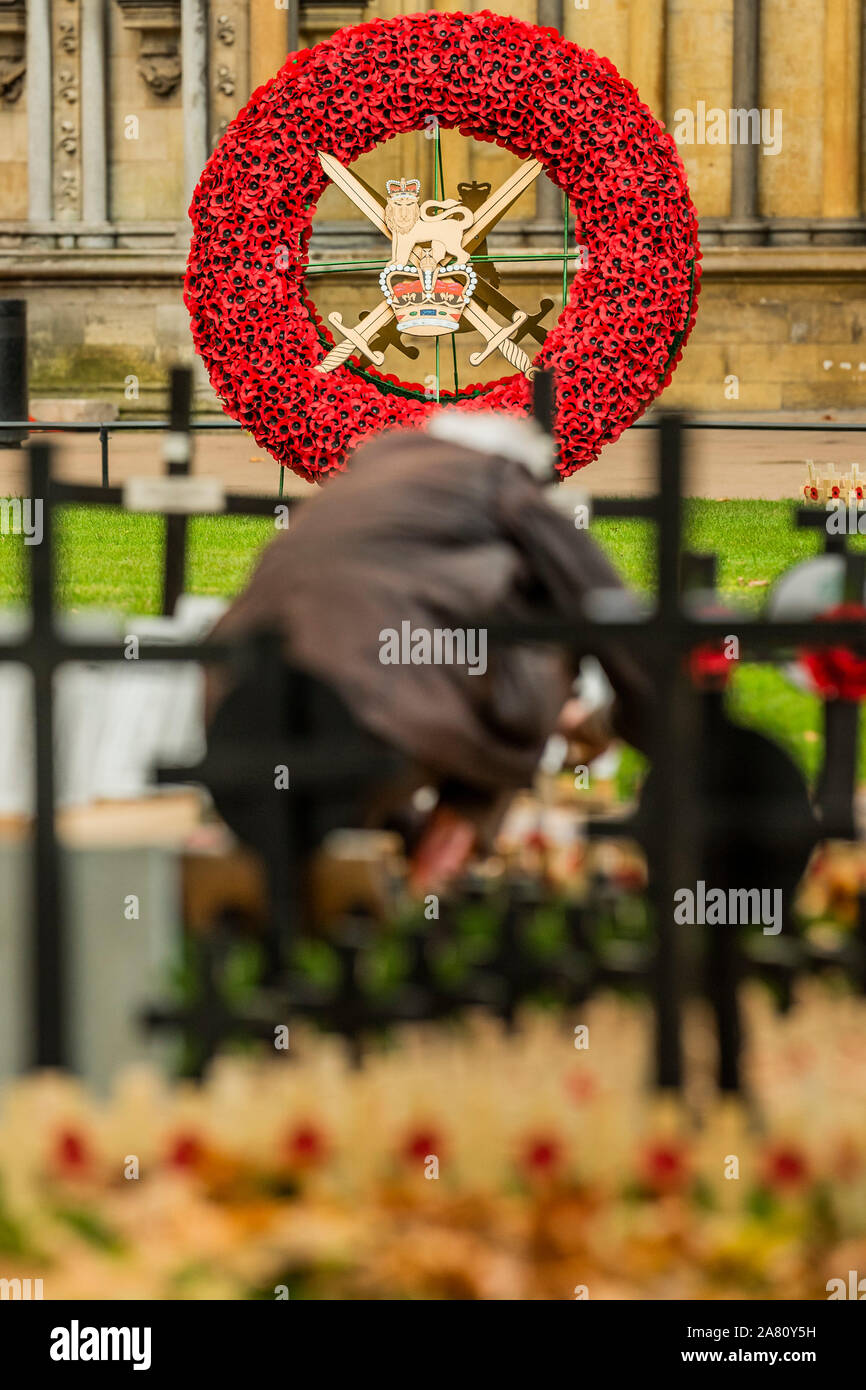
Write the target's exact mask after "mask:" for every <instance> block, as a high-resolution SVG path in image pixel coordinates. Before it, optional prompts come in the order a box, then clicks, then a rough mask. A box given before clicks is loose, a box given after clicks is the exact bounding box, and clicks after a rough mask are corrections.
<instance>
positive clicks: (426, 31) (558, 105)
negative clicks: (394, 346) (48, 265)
mask: <svg viewBox="0 0 866 1390" xmlns="http://www.w3.org/2000/svg"><path fill="white" fill-rule="evenodd" d="M431 117H435V118H436V120H437V121H438V123H439V124H440V125H441V126H443V127H448V128H456V129H458V130H459V131H460V133H461V134H462V135H464V136H467V137H471V138H474V139H476V140H482V141H487V142H495V143H497V144H499V145H501V146H503V147H504V148H505V149H507V150H509V151H511V152H512V153H513V154H515V155H517V156H519V157H520V158H521V159H534V160H537V161H538V162H539V163H540V165H541V166H542V167H543V169H544V170H545V172H546V173H547V174H548V175H549V177H550V178H551V180H552V181H553V182H554V183H555V184H556V185H558V187H559V188H561V189H562V190H563V191H564V192H565V194H566V195H567V197H568V199H569V203H570V206H571V209H572V211H573V214H574V217H575V229H576V234H577V238H578V241H579V242H580V243H581V244H582V245H583V246H585V248H586V251H585V253H584V268H583V269H581V270H580V271H579V272H578V273H577V274H575V276H574V278H573V281H572V284H571V289H570V294H569V297H568V303H567V304H566V306H565V308H564V309H563V311H562V313H561V314H560V317H559V319H558V321H557V323H556V324H555V326H554V328H553V329H552V331H551V332H550V333H549V334H548V336H547V338H546V339H545V342H544V345H543V347H542V348H541V350H540V351H539V352H538V354H537V355H536V357H535V358H534V359H533V361H534V365H535V366H545V367H552V368H553V369H554V371H555V373H556V379H557V402H558V416H557V434H558V440H559V447H560V465H559V466H560V471H561V473H562V474H563V476H565V475H567V474H569V473H572V472H573V471H574V470H575V469H577V468H582V467H583V466H584V465H586V464H587V463H590V462H592V460H593V459H595V458H597V457H598V454H599V452H600V451H601V448H602V446H603V445H604V444H605V443H607V442H608V441H610V440H613V439H616V438H618V437H619V435H620V434H621V433H622V431H623V430H624V429H626V428H627V426H628V425H630V424H631V423H632V421H634V420H635V419H636V418H637V416H638V415H640V414H641V412H642V411H643V410H644V409H645V408H646V407H647V405H648V404H649V403H650V401H651V400H652V399H653V398H654V397H655V396H656V395H657V394H658V392H659V391H660V390H661V389H662V387H663V386H665V385H666V384H667V383H668V382H669V381H670V379H671V374H672V372H673V370H674V368H675V366H676V364H677V362H678V361H679V360H680V356H681V353H682V348H683V344H684V342H685V340H686V338H687V337H688V334H689V332H690V331H691V328H692V325H693V323H694V318H695V308H696V300H697V290H698V281H699V259H700V249H699V246H698V237H697V222H696V218H695V212H694V208H693V207H692V203H691V200H690V198H689V193H688V188H687V185H686V178H685V173H684V170H683V166H682V162H681V160H680V158H679V154H678V152H677V149H676V146H675V144H674V141H673V139H672V138H671V136H670V135H667V134H665V132H664V131H663V130H662V129H661V128H660V126H659V124H658V122H657V121H656V119H655V118H654V116H653V115H652V113H651V112H650V111H649V109H648V108H647V107H646V106H645V105H644V104H643V103H642V102H641V101H640V99H639V98H638V95H637V93H636V91H635V89H634V88H633V87H632V86H631V85H630V84H629V83H628V82H626V81H624V80H623V78H621V77H620V76H619V74H618V73H617V71H616V69H615V68H614V67H613V65H612V64H611V63H609V62H608V61H607V59H606V58H600V57H598V55H597V54H595V53H592V52H590V51H589V50H587V49H582V48H578V47H577V46H576V45H575V44H573V43H569V42H567V41H566V40H564V39H563V38H562V37H561V36H560V35H559V34H558V33H557V32H556V31H555V30H552V29H542V28H538V27H537V26H534V25H531V24H525V23H522V22H520V21H518V20H515V19H509V18H507V17H505V16H502V15H493V14H488V13H479V14H473V15H462V14H436V13H429V14H422V15H412V16H408V17H405V18H399V19H393V20H386V21H378V20H377V21H375V22H373V23H371V24H362V25H358V26H357V27H354V28H349V29H343V30H340V32H339V33H337V34H336V35H335V36H334V37H333V38H331V39H329V40H327V41H326V42H325V43H320V44H318V45H317V46H316V47H315V48H313V49H310V50H307V51H305V52H301V53H296V54H293V55H291V56H290V58H289V59H288V61H287V62H286V64H285V65H284V67H283V68H282V69H281V71H280V72H279V73H278V74H277V76H276V77H275V78H273V79H272V80H271V81H270V82H268V83H267V84H266V85H265V86H264V87H261V88H259V90H258V91H256V92H254V93H253V96H252V97H251V99H250V101H249V103H248V104H247V106H246V107H245V108H244V110H243V111H241V112H240V114H239V115H238V116H237V117H236V119H235V120H234V121H233V122H232V124H231V126H230V127H229V129H228V130H227V131H226V134H225V135H224V137H223V139H222V140H221V141H220V143H219V145H218V146H217V148H216V150H215V151H214V153H213V155H212V156H211V158H210V160H209V161H208V164H207V167H206V168H205V170H204V173H203V174H202V177H201V180H200V182H199V185H198V187H197V189H196V191H195V194H194V196H193V200H192V206H191V209H190V215H191V217H192V222H193V238H192V246H191V250H190V256H189V263H188V266H187V273H186V283H185V296H184V298H185V302H186V304H187V307H188V309H189V312H190V315H191V318H192V330H193V336H194V340H195V345H196V348H197V350H198V352H199V353H200V354H201V356H202V358H203V359H204V362H205V364H206V366H207V369H208V372H209V375H210V379H211V383H212V384H213V387H214V389H215V390H216V392H217V394H218V395H219V396H220V397H221V399H222V400H223V402H224V403H225V407H226V410H227V411H228V413H229V414H231V415H232V416H234V417H235V418H236V419H237V420H239V421H240V422H241V423H242V424H243V425H244V427H245V428H246V429H248V430H249V431H250V433H251V434H252V435H253V436H254V437H255V439H256V440H257V442H258V443H259V444H260V445H261V446H262V447H263V448H265V449H267V450H268V451H269V452H270V453H271V454H272V455H273V456H274V458H276V459H277V460H278V461H279V462H280V463H283V464H285V465H286V466H288V467H289V468H292V469H294V471H295V472H296V473H299V474H300V475H301V476H302V477H305V478H308V479H317V478H321V477H322V476H323V475H324V474H326V473H328V472H330V471H332V470H333V469H335V468H339V467H341V466H342V463H343V460H344V458H345V456H346V453H347V452H348V450H350V449H351V448H352V447H354V446H355V445H356V444H357V443H359V441H361V440H362V439H364V438H365V437H366V436H369V435H371V434H374V433H377V432H379V431H380V430H383V429H387V428H391V427H394V426H404V427H405V426H411V425H418V424H420V423H421V422H422V421H423V419H424V418H425V417H426V416H427V415H428V414H429V413H430V412H431V410H433V409H435V408H436V405H435V402H431V401H430V400H429V399H428V397H427V396H425V392H424V388H423V387H421V386H413V385H411V384H409V383H406V382H403V381H401V380H400V379H399V378H397V377H395V376H389V375H386V374H383V373H380V372H378V371H376V370H375V367H373V366H371V365H369V363H368V362H364V365H361V363H360V362H356V361H353V360H350V359H349V357H348V356H347V358H346V360H345V361H343V360H341V362H340V365H338V366H336V368H334V370H327V371H325V370H323V366H322V364H323V362H325V361H327V360H328V354H329V353H333V352H334V350H335V345H336V346H337V347H339V345H340V344H339V340H338V339H337V340H335V338H334V337H333V336H332V335H331V334H330V332H329V331H328V329H327V328H326V326H325V325H324V324H323V322H322V321H321V319H320V318H319V316H318V314H317V313H316V310H315V307H314V305H313V304H312V302H311V300H310V297H309V295H308V293H307V290H306V287H305V270H306V262H307V253H308V248H309V243H310V236H311V224H312V219H313V214H314V212H315V208H316V203H317V201H318V199H319V197H320V195H321V193H322V190H323V189H324V188H325V186H326V184H327V182H328V176H327V174H326V173H325V169H324V167H323V163H322V161H321V159H320V158H319V153H318V152H319V151H324V152H325V153H326V156H327V155H330V156H331V157H332V160H331V162H332V165H333V166H334V167H337V164H339V165H342V166H343V167H344V168H345V166H348V165H349V164H351V162H352V161H353V160H354V159H356V158H357V157H358V156H359V155H361V154H363V153H365V152H366V151H368V150H370V149H372V148H373V147H374V146H376V145H377V144H379V143H380V142H381V141H383V140H388V139H390V138H391V137H392V136H394V135H397V134H402V133H404V132H407V131H411V130H419V129H424V128H425V127H427V128H429V125H430V121H431ZM395 182H396V181H395ZM402 182H403V183H404V184H406V183H409V184H412V183H414V182H415V181H413V180H408V181H407V180H403V181H402ZM403 193H404V194H405V193H406V190H405V189H404V190H403ZM398 194H399V190H398ZM407 196H409V198H410V199H411V196H412V190H410V191H409V195H407ZM399 200H400V199H399V196H398V197H397V202H398V203H399ZM455 221H456V219H452V226H453V225H454V222H455ZM389 226H390V224H389ZM395 244H396V243H395ZM397 269H398V270H400V269H402V270H405V269H406V267H399V266H398V267H397ZM459 269H460V267H459V265H458V262H457V261H453V262H452V263H451V264H449V266H448V267H447V270H448V274H449V276H450V282H451V283H450V289H451V293H452V300H453V296H454V295H455V294H456V293H457V292H458V289H459V285H458V286H457V288H456V289H455V284H457V282H458V281H459V279H460V277H459V273H458V272H459ZM479 269H480V268H479ZM452 272H453V274H452ZM418 273H419V274H420V272H418ZM473 274H474V272H473ZM404 282H405V276H404ZM461 283H462V285H463V293H464V297H465V298H466V299H467V300H468V296H469V292H470V289H471V287H472V286H474V284H475V281H474V279H473V280H472V281H471V282H470V286H469V288H467V286H466V281H465V278H464V280H463V281H462V282H461ZM387 288H388V287H387V286H386V285H384V284H383V290H384V291H387ZM405 288H406V286H405V283H404V284H403V285H402V286H401V285H397V286H395V288H394V294H395V296H396V295H398V294H399V293H400V292H401V291H402V290H405ZM393 302H395V303H397V302H400V303H401V304H402V301H398V300H397V299H394V300H393ZM439 311H441V312H443V313H444V310H441V306H440V310H439ZM406 312H407V313H408V312H409V311H408V310H406ZM437 312H438V311H437ZM395 313H396V311H395ZM475 313H476V319H479V315H480V321H483V319H484V315H483V313H481V311H479V310H476V311H475ZM488 322H491V323H492V320H488ZM494 327H496V325H494ZM347 331H349V330H347ZM344 346H346V349H347V353H348V351H349V349H348V343H347V344H345V345H344ZM507 352H508V353H509V354H511V355H510V357H509V360H514V354H513V353H511V349H510V348H509V349H508V350H507ZM482 355H484V354H482ZM521 355H522V350H518V353H517V356H521ZM368 356H371V357H373V360H376V358H377V356H378V354H373V353H369V354H368ZM331 360H333V359H331ZM526 361H527V362H528V358H527V359H526ZM428 395H429V393H428ZM441 399H442V401H444V403H446V404H453V403H454V402H455V401H456V402H458V403H459V405H460V406H461V408H465V409H484V410H491V409H493V410H506V411H514V412H518V413H525V412H526V410H527V409H528V406H529V401H530V384H529V381H528V379H527V374H526V372H525V371H518V372H516V373H512V374H511V375H509V376H506V377H503V378H501V379H500V380H498V381H495V382H492V383H491V384H489V385H483V386H471V387H468V388H467V389H464V390H460V391H458V392H456V393H446V392H443V393H442V396H441Z"/></svg>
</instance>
